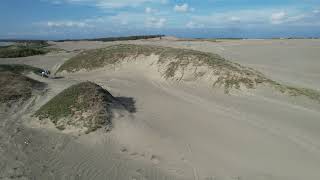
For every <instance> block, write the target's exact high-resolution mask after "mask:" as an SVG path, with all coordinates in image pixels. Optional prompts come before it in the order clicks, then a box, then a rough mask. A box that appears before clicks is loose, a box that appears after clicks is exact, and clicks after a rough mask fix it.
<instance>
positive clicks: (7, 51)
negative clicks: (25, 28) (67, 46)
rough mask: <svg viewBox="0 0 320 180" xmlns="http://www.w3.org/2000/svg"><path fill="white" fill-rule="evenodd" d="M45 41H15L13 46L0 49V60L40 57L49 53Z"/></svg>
mask: <svg viewBox="0 0 320 180" xmlns="http://www.w3.org/2000/svg"><path fill="white" fill-rule="evenodd" d="M47 46H49V44H48V43H47V42H45V41H39V42H38V41H31V42H29V41H17V42H16V43H15V44H14V45H10V46H3V47H0V58H16V57H27V56H34V55H41V54H46V53H48V52H50V49H47V48H46V47H47Z"/></svg>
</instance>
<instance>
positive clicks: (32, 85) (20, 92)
mask: <svg viewBox="0 0 320 180" xmlns="http://www.w3.org/2000/svg"><path fill="white" fill-rule="evenodd" d="M45 86H46V84H45V83H42V82H39V81H36V80H33V79H31V78H28V77H26V76H24V75H22V74H18V73H13V72H10V71H0V94H1V96H0V103H12V102H16V101H18V100H22V101H24V100H27V99H29V98H30V97H31V95H32V92H33V91H34V90H43V89H44V88H45Z"/></svg>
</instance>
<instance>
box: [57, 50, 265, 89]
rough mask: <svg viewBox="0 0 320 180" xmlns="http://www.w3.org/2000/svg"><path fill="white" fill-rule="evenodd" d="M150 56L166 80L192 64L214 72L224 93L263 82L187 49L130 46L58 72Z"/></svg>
mask: <svg viewBox="0 0 320 180" xmlns="http://www.w3.org/2000/svg"><path fill="white" fill-rule="evenodd" d="M151 54H155V55H159V60H158V63H159V64H161V65H165V66H166V67H165V71H164V73H163V76H164V78H166V79H169V78H173V77H175V76H176V73H177V72H178V71H179V70H181V69H184V68H185V67H187V66H188V65H192V66H194V67H197V66H207V67H209V68H211V70H214V71H215V74H217V76H219V78H218V80H217V81H216V82H215V83H214V85H224V86H225V89H226V92H228V91H229V89H231V88H234V87H237V88H240V85H241V84H244V85H245V86H246V87H248V88H253V87H254V85H255V84H257V83H260V82H263V81H265V80H266V79H265V78H264V77H263V76H262V75H261V74H259V73H258V72H256V71H254V70H252V69H250V68H245V67H243V66H240V65H239V64H236V63H232V62H231V61H228V60H225V59H224V58H222V57H221V56H219V55H217V54H212V53H205V52H200V51H194V50H187V49H177V48H169V47H159V46H147V45H130V44H120V45H113V46H109V47H106V48H102V49H94V50H89V51H85V52H82V53H80V54H79V55H77V56H75V57H73V58H71V59H70V60H68V61H66V62H65V63H64V64H63V65H62V66H61V67H60V68H59V70H58V72H61V71H67V72H76V71H79V70H81V69H86V70H92V69H96V68H100V67H103V66H107V65H110V64H116V63H119V62H121V61H122V60H123V59H125V58H128V57H131V58H133V59H134V58H136V57H138V56H140V55H144V56H150V55H151ZM202 75H203V73H201V72H199V73H197V72H196V73H195V76H202Z"/></svg>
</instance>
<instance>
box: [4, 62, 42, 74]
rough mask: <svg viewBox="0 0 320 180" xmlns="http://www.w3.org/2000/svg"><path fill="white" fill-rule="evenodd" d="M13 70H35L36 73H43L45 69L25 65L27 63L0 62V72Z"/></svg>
mask: <svg viewBox="0 0 320 180" xmlns="http://www.w3.org/2000/svg"><path fill="white" fill-rule="evenodd" d="M6 71H9V72H13V73H20V74H22V73H30V72H33V73H35V74H38V75H41V72H42V71H43V70H42V69H40V68H37V67H33V66H29V65H25V64H0V72H6Z"/></svg>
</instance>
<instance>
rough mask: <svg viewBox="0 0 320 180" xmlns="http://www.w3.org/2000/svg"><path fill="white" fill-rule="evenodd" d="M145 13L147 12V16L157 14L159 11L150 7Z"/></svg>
mask: <svg viewBox="0 0 320 180" xmlns="http://www.w3.org/2000/svg"><path fill="white" fill-rule="evenodd" d="M145 12H146V13H147V14H151V13H156V12H157V10H156V9H153V8H150V7H146V9H145Z"/></svg>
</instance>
